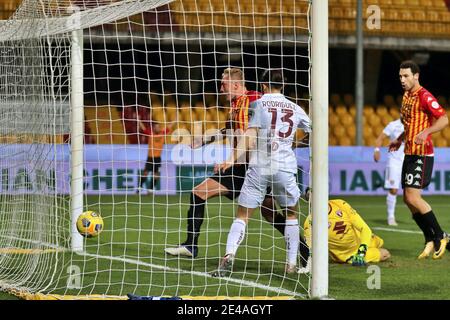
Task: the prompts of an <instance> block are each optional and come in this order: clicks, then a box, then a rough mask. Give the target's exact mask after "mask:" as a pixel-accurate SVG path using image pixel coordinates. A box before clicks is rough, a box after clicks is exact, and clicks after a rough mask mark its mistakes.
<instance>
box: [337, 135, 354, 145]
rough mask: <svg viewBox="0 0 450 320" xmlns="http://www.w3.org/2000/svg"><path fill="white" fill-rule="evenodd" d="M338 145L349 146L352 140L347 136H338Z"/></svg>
mask: <svg viewBox="0 0 450 320" xmlns="http://www.w3.org/2000/svg"><path fill="white" fill-rule="evenodd" d="M338 141H339V145H340V146H351V145H352V140H351V139H350V138H349V137H347V136H342V137H339V138H338Z"/></svg>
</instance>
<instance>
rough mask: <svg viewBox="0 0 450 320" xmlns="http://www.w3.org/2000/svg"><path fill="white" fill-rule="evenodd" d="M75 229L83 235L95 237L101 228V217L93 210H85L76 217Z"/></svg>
mask: <svg viewBox="0 0 450 320" xmlns="http://www.w3.org/2000/svg"><path fill="white" fill-rule="evenodd" d="M77 230H78V232H79V233H80V234H81V235H82V236H83V237H86V238H92V237H96V236H98V235H99V234H100V233H101V232H102V230H103V219H102V217H101V216H100V214H98V213H97V212H95V211H85V212H83V213H82V214H80V216H79V217H78V219H77Z"/></svg>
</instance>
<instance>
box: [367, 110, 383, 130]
mask: <svg viewBox="0 0 450 320" xmlns="http://www.w3.org/2000/svg"><path fill="white" fill-rule="evenodd" d="M368 122H369V125H370V126H372V127H376V126H378V125H380V124H381V119H380V117H379V116H378V115H377V114H376V113H372V114H371V115H369V118H368Z"/></svg>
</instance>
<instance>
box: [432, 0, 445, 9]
mask: <svg viewBox="0 0 450 320" xmlns="http://www.w3.org/2000/svg"><path fill="white" fill-rule="evenodd" d="M433 7H436V8H445V2H444V0H433Z"/></svg>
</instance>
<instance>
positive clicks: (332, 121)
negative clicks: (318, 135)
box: [328, 115, 340, 127]
mask: <svg viewBox="0 0 450 320" xmlns="http://www.w3.org/2000/svg"><path fill="white" fill-rule="evenodd" d="M328 124H329V125H330V126H331V127H334V126H336V125H339V124H340V122H339V117H338V116H337V115H330V116H329V117H328Z"/></svg>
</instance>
